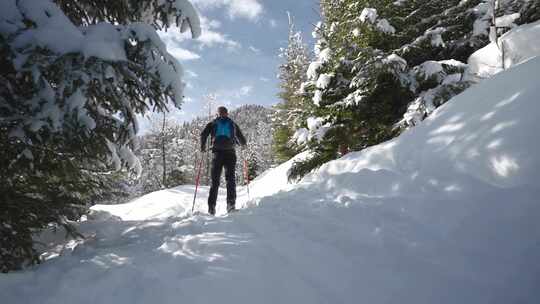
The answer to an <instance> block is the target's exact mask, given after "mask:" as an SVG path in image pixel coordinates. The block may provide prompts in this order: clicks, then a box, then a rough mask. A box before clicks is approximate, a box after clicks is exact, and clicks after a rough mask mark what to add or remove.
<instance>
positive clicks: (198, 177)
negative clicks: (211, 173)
mask: <svg viewBox="0 0 540 304" xmlns="http://www.w3.org/2000/svg"><path fill="white" fill-rule="evenodd" d="M201 168H202V156H201V159H200V160H199V170H197V178H196V179H195V195H193V205H192V206H191V214H193V211H194V210H195V199H196V198H197V190H198V189H199V180H200V178H201Z"/></svg>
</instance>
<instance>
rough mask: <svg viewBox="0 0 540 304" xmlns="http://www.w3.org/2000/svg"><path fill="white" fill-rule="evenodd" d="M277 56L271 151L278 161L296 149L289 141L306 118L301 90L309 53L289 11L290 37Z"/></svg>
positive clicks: (287, 156) (291, 154)
mask: <svg viewBox="0 0 540 304" xmlns="http://www.w3.org/2000/svg"><path fill="white" fill-rule="evenodd" d="M279 56H280V58H282V59H283V60H284V62H283V63H282V64H281V65H280V66H279V75H278V77H279V79H280V88H281V92H280V93H279V95H278V96H279V98H280V99H281V101H280V102H279V103H278V104H277V105H276V106H275V110H276V112H275V115H274V116H273V128H274V131H273V138H274V147H273V149H274V153H275V155H276V158H277V160H278V161H279V162H284V161H287V160H288V159H290V158H291V157H293V156H294V155H296V154H297V153H298V152H299V148H300V147H298V146H295V145H294V143H293V142H291V140H290V139H291V138H292V137H293V135H294V131H295V130H296V129H297V128H298V126H299V125H300V124H301V122H302V120H304V119H305V117H303V114H304V113H305V111H306V106H309V104H306V103H305V102H304V101H305V99H303V98H302V96H301V94H300V89H301V86H302V83H303V82H305V81H306V72H307V68H308V65H309V61H310V55H309V52H308V50H307V46H306V44H305V43H304V42H303V39H302V35H301V33H300V32H297V31H296V30H295V28H294V22H293V19H292V17H291V15H290V14H289V37H288V44H287V47H286V48H282V49H281V50H280V55H279Z"/></svg>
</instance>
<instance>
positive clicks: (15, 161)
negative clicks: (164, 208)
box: [0, 0, 200, 272]
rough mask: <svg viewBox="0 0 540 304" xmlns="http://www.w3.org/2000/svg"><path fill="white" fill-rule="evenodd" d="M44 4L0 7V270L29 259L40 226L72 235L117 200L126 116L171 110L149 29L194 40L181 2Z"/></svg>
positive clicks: (128, 132) (175, 86)
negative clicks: (95, 209) (93, 210)
mask: <svg viewBox="0 0 540 304" xmlns="http://www.w3.org/2000/svg"><path fill="white" fill-rule="evenodd" d="M56 3H57V4H55V3H53V2H52V1H23V0H21V1H15V0H6V2H5V3H3V9H4V10H3V11H2V12H1V13H0V55H1V56H0V67H1V73H0V149H1V151H2V159H1V160H0V193H1V194H0V195H1V202H0V203H1V208H0V270H1V271H3V272H7V271H10V270H14V269H20V268H21V267H23V266H24V265H27V264H31V263H36V262H38V261H39V257H38V254H39V253H38V252H37V251H36V250H35V249H34V247H33V241H32V235H33V234H34V233H36V232H39V230H40V229H43V228H44V227H47V226H48V225H61V226H64V227H65V228H66V230H67V231H68V232H69V233H70V234H71V235H76V234H77V233H76V232H75V231H74V229H73V228H72V225H71V224H70V222H71V221H74V220H77V219H78V218H79V217H80V215H81V214H82V213H84V212H85V211H86V208H87V206H89V205H91V204H92V203H93V202H95V201H96V200H100V199H105V198H107V197H110V196H111V195H113V194H115V193H118V192H119V191H116V190H114V189H115V188H116V186H117V183H118V175H119V174H122V173H118V172H117V173H115V171H116V170H119V169H121V168H122V167H125V165H127V166H128V167H131V168H133V169H134V171H135V173H140V170H139V169H140V167H139V165H138V161H137V160H136V158H135V157H134V154H133V152H132V148H133V145H134V140H135V134H136V132H137V124H136V118H135V115H136V114H142V113H145V112H146V111H148V110H149V109H150V108H151V107H152V108H153V109H154V110H156V111H164V110H165V109H166V107H167V104H169V103H170V104H174V105H175V106H178V107H179V106H180V105H181V101H182V90H183V83H182V81H181V78H180V77H179V74H180V73H181V67H180V65H179V64H178V63H177V62H176V60H175V59H174V58H173V57H171V56H170V55H169V54H168V53H167V52H166V50H165V47H164V45H163V43H162V42H161V40H160V39H159V37H158V36H157V34H156V29H165V28H167V27H169V26H170V25H173V24H175V25H177V26H180V27H182V29H183V30H187V29H189V28H190V25H193V27H192V32H193V34H194V35H195V36H196V35H198V34H199V33H200V27H199V25H198V24H199V21H198V17H197V16H196V14H195V11H194V10H193V7H192V6H191V4H189V2H187V1H184V0H177V1H157V0H155V1H129V0H120V1H90V0H89V1H61V0H59V1H56ZM103 37H107V39H103ZM71 39H75V40H76V41H72V40H71ZM104 50H105V51H104ZM120 192H121V191H120Z"/></svg>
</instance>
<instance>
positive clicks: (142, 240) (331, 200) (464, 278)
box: [0, 57, 540, 304]
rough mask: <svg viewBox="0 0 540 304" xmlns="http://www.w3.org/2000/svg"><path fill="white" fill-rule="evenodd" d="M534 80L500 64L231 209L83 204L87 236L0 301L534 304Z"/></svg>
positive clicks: (268, 183) (165, 195) (144, 201)
mask: <svg viewBox="0 0 540 304" xmlns="http://www.w3.org/2000/svg"><path fill="white" fill-rule="evenodd" d="M539 75H540V57H537V58H533V59H531V60H529V61H527V62H525V63H523V64H521V65H517V66H515V67H513V68H511V69H509V70H507V71H504V72H501V73H499V74H497V75H495V76H494V77H493V78H491V79H488V80H485V81H484V82H482V83H480V84H479V85H476V86H473V87H471V88H470V89H468V90H466V91H465V92H464V93H462V94H460V95H458V96H457V97H455V98H453V100H451V101H449V102H448V103H446V104H445V105H444V106H442V107H441V108H439V109H437V110H436V111H435V112H434V114H433V115H432V116H431V117H430V118H428V119H427V120H426V121H424V122H423V123H422V124H420V125H419V126H417V127H415V128H413V129H411V130H409V131H407V132H406V133H405V134H403V135H402V136H400V137H399V138H396V139H394V140H392V141H390V142H387V143H384V144H381V145H378V146H375V147H372V148H370V149H366V150H364V151H362V152H358V153H351V154H349V155H347V156H345V157H343V158H341V159H340V160H336V161H333V162H331V163H329V164H327V165H325V166H323V167H322V168H320V169H319V170H318V171H317V172H315V173H313V174H311V175H309V176H307V177H306V178H305V179H304V180H302V181H301V183H299V184H298V185H288V184H286V181H285V173H286V170H287V167H288V166H290V162H289V163H286V164H284V165H282V166H280V167H278V168H275V169H273V170H272V171H269V172H266V173H265V174H264V175H263V176H261V177H260V178H258V179H257V180H255V181H254V182H253V184H252V185H251V188H250V195H251V201H249V202H248V201H247V193H246V189H245V187H239V198H238V204H239V206H240V207H242V208H243V209H242V210H240V211H239V212H237V213H236V214H234V215H230V216H228V215H224V210H223V208H224V197H223V193H221V195H220V197H219V201H218V216H217V217H209V216H205V215H195V216H191V215H190V208H191V203H192V194H193V190H194V188H193V186H182V187H178V188H174V189H169V190H164V191H159V192H156V193H152V194H149V195H146V196H144V197H141V198H139V199H137V200H135V201H133V202H131V203H128V204H124V205H117V206H95V207H94V208H93V209H94V212H93V214H92V215H91V216H89V218H88V220H86V221H84V222H81V223H80V231H81V232H82V233H83V234H85V235H87V236H88V239H87V240H85V241H84V242H83V241H72V242H70V243H68V244H67V245H64V246H60V245H59V244H55V243H54V242H53V241H54V240H55V238H54V237H51V239H50V240H51V242H52V243H51V244H49V246H50V247H51V250H50V252H49V253H48V255H47V256H48V257H49V259H48V261H47V262H46V263H44V264H43V265H41V266H38V267H34V268H32V269H29V270H27V271H24V272H16V273H10V274H6V275H2V276H0V294H1V295H2V303H43V304H47V303H51V304H52V303H54V304H58V303H92V304H93V303H117V304H122V303H130V304H131V303H223V304H227V303H235V304H236V303H310V304H311V303H369V304H377V303H400V304H403V303H414V304H420V303H475V304H476V303H490V304H493V303H501V304H502V303H504V304H507V303H538V302H539V301H540V288H539V287H540V263H538V258H539V257H540V220H539V218H540V199H539V197H540V141H539V140H538V139H539V137H538V130H539V129H538V117H540V104H539V103H538V101H539V96H540V86H539V85H538V83H539V82H538V79H539ZM222 192H224V191H222ZM207 193H208V189H207V188H205V187H203V188H202V189H201V191H200V193H199V196H198V199H197V210H200V211H205V209H206V207H205V200H206V196H207ZM43 240H44V241H47V235H44V238H43ZM60 253H61V255H58V254H60Z"/></svg>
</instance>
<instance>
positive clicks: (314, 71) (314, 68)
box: [307, 61, 323, 80]
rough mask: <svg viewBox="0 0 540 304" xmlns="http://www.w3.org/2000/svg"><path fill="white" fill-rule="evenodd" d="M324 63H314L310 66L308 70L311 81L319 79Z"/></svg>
mask: <svg viewBox="0 0 540 304" xmlns="http://www.w3.org/2000/svg"><path fill="white" fill-rule="evenodd" d="M322 66H323V63H322V62H321V61H313V62H312V63H310V64H309V67H308V70H307V76H308V79H310V80H315V79H317V76H318V73H319V69H320V68H322Z"/></svg>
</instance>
